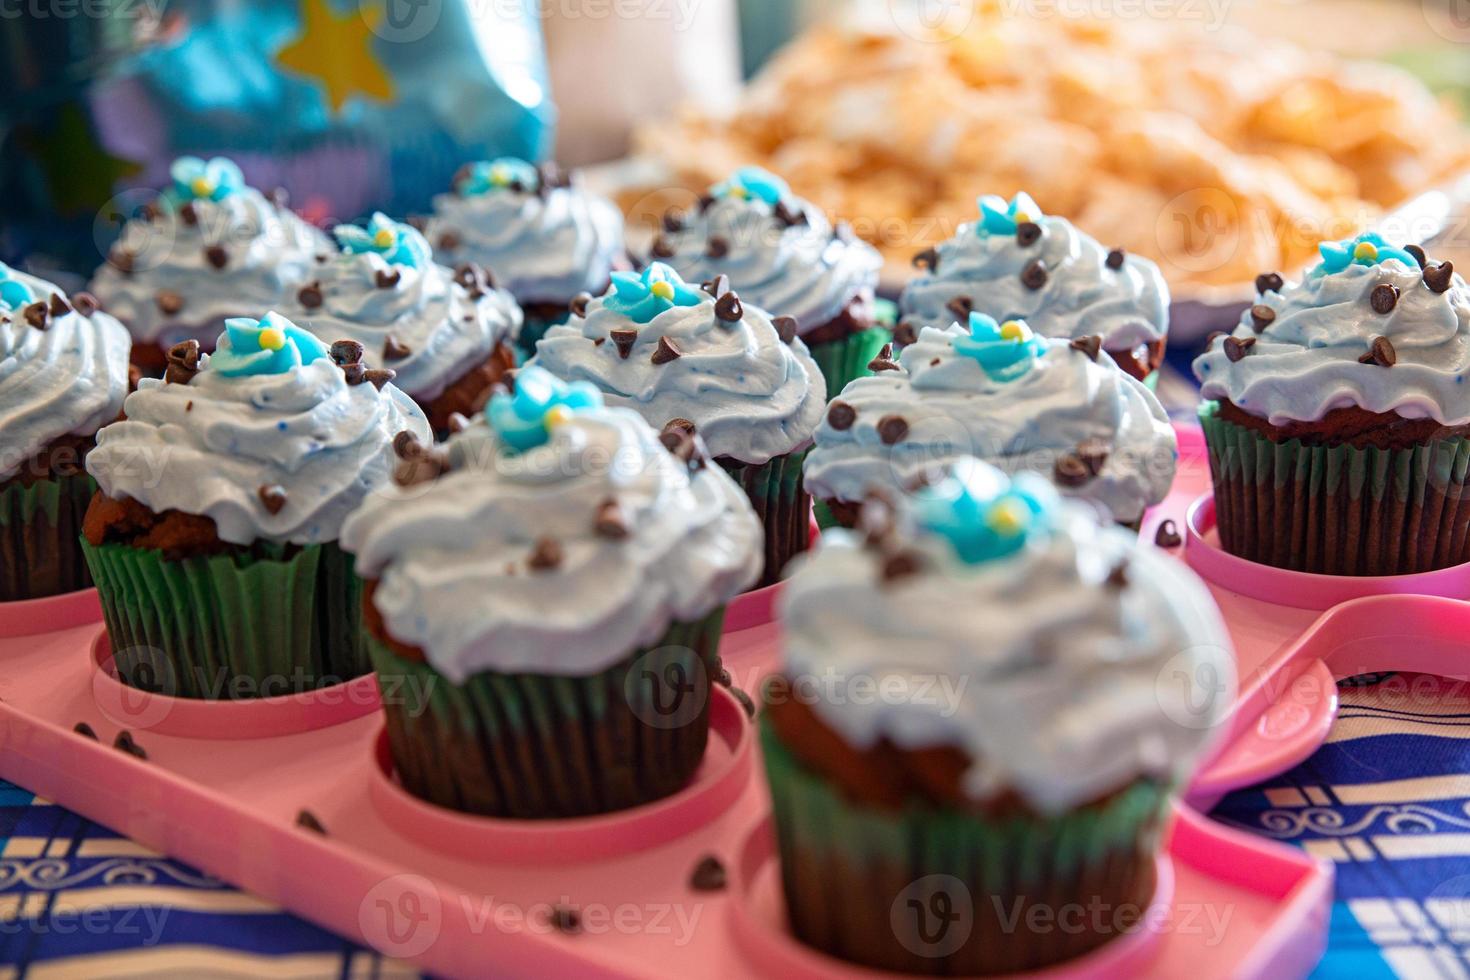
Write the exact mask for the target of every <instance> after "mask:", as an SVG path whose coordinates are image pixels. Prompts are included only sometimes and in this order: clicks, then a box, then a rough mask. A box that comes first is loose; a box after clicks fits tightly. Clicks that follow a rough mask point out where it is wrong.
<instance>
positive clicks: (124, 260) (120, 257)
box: [107, 248, 137, 276]
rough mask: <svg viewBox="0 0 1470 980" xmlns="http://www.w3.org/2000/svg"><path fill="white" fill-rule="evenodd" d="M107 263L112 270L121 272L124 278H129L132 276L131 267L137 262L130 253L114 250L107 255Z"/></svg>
mask: <svg viewBox="0 0 1470 980" xmlns="http://www.w3.org/2000/svg"><path fill="white" fill-rule="evenodd" d="M107 261H108V262H110V263H112V266H113V268H115V269H116V270H117V271H118V272H121V273H122V274H123V275H125V276H130V275H132V274H133V266H134V264H135V263H136V261H137V260H136V258H135V257H134V256H133V253H132V252H129V251H126V250H125V249H121V248H114V249H113V250H112V251H110V252H108V253H107Z"/></svg>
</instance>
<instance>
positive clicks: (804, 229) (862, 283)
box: [664, 196, 883, 333]
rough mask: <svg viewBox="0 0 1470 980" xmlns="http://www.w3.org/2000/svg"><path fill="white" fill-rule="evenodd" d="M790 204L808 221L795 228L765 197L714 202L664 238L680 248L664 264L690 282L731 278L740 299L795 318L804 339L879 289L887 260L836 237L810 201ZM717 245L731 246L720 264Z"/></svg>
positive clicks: (787, 202) (859, 242) (790, 200)
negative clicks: (860, 297)
mask: <svg viewBox="0 0 1470 980" xmlns="http://www.w3.org/2000/svg"><path fill="white" fill-rule="evenodd" d="M785 205H786V206H787V207H789V208H791V209H792V210H793V211H795V210H797V209H800V210H801V211H802V213H804V214H805V215H806V217H807V220H806V222H805V223H802V224H795V225H791V226H789V227H788V226H787V225H786V223H785V222H783V221H780V220H778V219H777V218H776V217H775V216H774V214H773V213H772V207H771V205H769V204H767V203H766V202H765V201H764V200H762V199H760V198H758V197H751V198H746V199H741V198H738V197H734V196H731V197H724V198H720V199H718V200H715V201H713V202H711V203H710V204H709V205H708V206H707V207H705V208H704V209H703V210H699V209H696V210H695V211H694V212H692V213H691V214H690V215H689V216H688V217H687V219H686V222H687V223H686V224H685V226H684V227H683V228H682V229H681V230H679V231H676V232H672V233H669V234H666V235H665V236H664V241H666V242H667V243H668V244H669V245H671V246H672V247H673V249H674V254H673V255H672V256H671V257H670V258H667V259H665V260H664V261H666V262H667V263H668V264H669V265H671V266H673V267H674V269H675V270H676V271H677V272H678V273H679V274H680V275H681V276H683V277H684V278H685V279H686V280H688V281H689V282H704V281H706V280H710V279H713V278H714V277H715V276H717V275H720V274H724V275H727V276H729V277H730V284H731V285H732V286H733V287H734V288H735V289H736V290H737V291H739V293H740V298H741V299H743V300H745V301H746V302H747V303H751V304H754V305H755V306H758V307H760V308H761V309H763V310H766V311H768V312H770V313H771V314H773V315H776V316H791V317H795V318H796V322H797V329H798V330H799V331H800V332H802V333H805V332H807V331H809V330H812V329H814V328H816V327H820V326H822V325H823V324H825V323H827V322H828V321H830V320H833V319H835V318H836V317H837V316H838V315H839V314H840V313H842V311H843V310H844V309H845V308H846V307H847V305H848V303H850V302H851V301H852V298H853V297H854V296H856V295H857V294H858V293H859V292H861V291H863V290H865V289H866V290H872V289H873V288H874V287H876V286H877V284H878V272H879V270H880V269H881V268H882V267H883V257H882V256H881V255H879V254H878V250H877V249H875V248H873V246H871V245H869V244H868V243H867V242H865V241H862V240H861V239H858V238H851V239H845V238H839V237H836V236H834V235H833V233H832V226H831V225H830V224H829V223H828V221H827V218H826V216H825V215H824V214H823V213H822V211H821V209H819V208H818V207H816V206H815V205H813V204H811V203H810V202H807V201H804V200H802V199H800V198H793V197H789V196H788V197H787V198H786V199H785ZM712 238H713V239H721V240H723V242H724V244H725V246H726V250H725V251H724V252H723V254H720V255H719V256H718V257H712V256H711V255H710V254H709V243H710V240H711V239H712ZM717 251H718V250H717Z"/></svg>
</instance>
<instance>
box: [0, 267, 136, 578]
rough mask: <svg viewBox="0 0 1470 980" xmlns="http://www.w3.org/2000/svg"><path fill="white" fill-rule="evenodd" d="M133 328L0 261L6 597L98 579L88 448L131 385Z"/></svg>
mask: <svg viewBox="0 0 1470 980" xmlns="http://www.w3.org/2000/svg"><path fill="white" fill-rule="evenodd" d="M128 345H129V339H128V333H127V331H126V330H124V329H123V327H122V325H121V324H120V323H118V322H117V321H116V320H114V319H113V318H112V317H110V316H108V315H107V314H106V313H103V312H101V310H100V309H99V307H98V305H97V301H96V300H95V299H94V298H93V297H92V296H90V295H89V294H87V293H77V294H76V295H75V296H71V297H68V296H67V295H66V294H65V293H63V292H62V291H61V289H60V288H59V287H57V286H54V285H52V284H51V283H49V282H46V281H45V280H43V279H37V278H36V277H35V276H29V275H26V274H25V273H23V272H19V271H17V270H15V269H12V268H10V267H9V266H7V265H5V264H3V263H0V602H16V601H19V600H24V599H40V598H44V597H46V596H53V595H60V594H63V593H66V592H74V591H76V590H78V589H84V588H86V587H87V586H89V585H90V584H91V579H90V578H89V577H88V575H87V566H86V563H85V562H84V561H83V560H82V553H81V550H80V548H79V547H78V545H77V540H78V537H79V535H80V534H81V529H82V518H83V517H84V516H85V514H86V512H87V504H88V502H89V501H90V500H91V499H92V493H93V491H94V490H95V489H96V488H95V485H94V484H93V483H92V480H91V478H90V477H88V476H87V472H86V468H85V462H86V458H87V454H88V453H89V452H91V450H92V447H93V445H94V444H95V440H94V436H95V435H96V433H97V430H98V429H100V428H101V427H102V426H104V425H106V424H107V423H109V422H111V421H113V420H115V419H116V418H117V417H118V414H119V413H121V411H122V405H123V397H124V396H125V395H126V394H127V391H128Z"/></svg>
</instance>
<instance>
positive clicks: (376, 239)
mask: <svg viewBox="0 0 1470 980" xmlns="http://www.w3.org/2000/svg"><path fill="white" fill-rule="evenodd" d="M393 241H394V235H393V229H391V228H379V229H378V233H377V234H376V235H374V236H373V244H374V245H376V246H378V248H388V247H389V246H390V245H392V244H393Z"/></svg>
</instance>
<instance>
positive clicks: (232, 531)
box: [87, 314, 433, 544]
mask: <svg viewBox="0 0 1470 980" xmlns="http://www.w3.org/2000/svg"><path fill="white" fill-rule="evenodd" d="M354 369H355V370H354ZM363 373H364V372H363V368H362V365H361V363H360V362H353V363H348V364H346V365H342V366H339V365H338V364H337V363H334V361H333V358H332V356H330V355H329V353H328V350H327V348H326V347H325V346H324V345H323V344H322V343H321V342H320V341H319V340H317V339H316V338H315V337H313V336H312V335H311V334H309V333H307V332H306V331H305V330H302V329H301V328H299V327H297V326H295V325H294V324H292V323H290V322H289V321H287V320H285V319H284V318H281V317H279V316H277V315H276V314H267V315H266V317H265V318H264V319H262V320H260V321H255V320H249V319H232V320H230V321H229V322H228V324H227V325H226V332H225V333H224V334H222V335H221V336H220V338H219V345H218V349H217V351H216V352H215V354H214V355H213V356H211V355H207V354H199V353H198V351H197V348H194V349H192V350H189V351H181V350H176V351H175V352H174V353H173V354H171V357H170V365H169V373H168V375H167V377H166V378H164V379H163V380H157V379H151V378H145V379H144V380H143V381H141V382H139V385H138V390H137V391H135V392H134V393H133V394H131V395H129V396H128V399H127V401H126V403H125V404H124V409H125V411H126V413H127V419H126V421H122V422H115V423H113V424H112V425H109V426H108V427H107V428H105V429H103V430H102V431H101V432H99V433H98V434H97V448H96V449H94V450H93V451H92V453H91V454H90V455H89V456H88V457H87V471H88V472H89V473H91V474H92V476H93V477H95V478H96V480H97V483H98V485H99V486H100V487H101V488H102V491H103V492H104V493H106V494H107V495H108V496H110V497H113V498H116V499H121V498H125V497H126V498H131V499H133V500H136V501H138V502H139V503H141V504H143V505H144V506H146V507H148V508H149V509H150V510H152V511H153V512H154V513H163V512H164V511H168V510H178V511H182V512H184V513H186V514H198V515H201V516H204V517H209V518H211V519H212V520H213V521H214V523H215V526H216V529H217V533H218V534H219V537H220V540H222V541H227V542H229V543H231V544H251V543H253V542H255V541H274V542H282V543H285V542H289V543H292V544H319V543H322V542H328V541H335V540H336V539H337V536H338V534H339V533H340V531H341V528H342V523H343V521H345V520H346V518H347V515H348V514H350V513H351V512H352V511H353V510H355V509H356V508H357V506H358V505H359V504H361V503H362V501H363V499H364V498H366V497H367V496H368V494H369V493H371V492H372V491H373V490H374V489H376V488H378V487H379V486H381V485H382V484H384V483H386V482H387V481H388V478H389V475H390V474H391V472H392V468H393V440H394V438H395V437H396V436H397V435H398V434H399V433H400V432H404V431H408V432H411V433H413V435H414V437H415V438H417V439H420V440H422V441H424V442H429V441H431V440H432V438H433V436H432V434H431V433H430V432H429V423H428V420H427V419H425V418H424V414H423V412H421V411H420V410H419V408H418V406H417V405H415V404H414V403H413V402H412V401H411V400H410V399H409V398H408V396H407V395H405V394H403V392H401V391H399V390H398V389H397V388H394V387H393V386H392V385H384V386H383V387H382V389H381V390H380V389H379V388H378V386H377V384H376V383H375V382H373V381H372V374H371V372H368V374H367V377H366V378H364V376H363ZM349 375H350V376H349ZM353 382H355V383H353Z"/></svg>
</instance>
